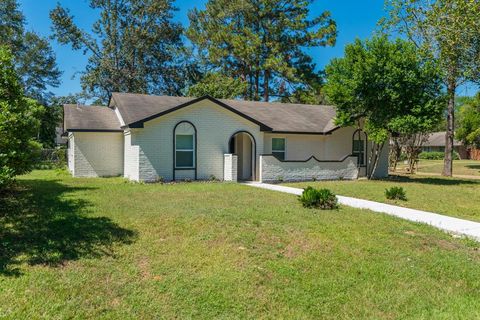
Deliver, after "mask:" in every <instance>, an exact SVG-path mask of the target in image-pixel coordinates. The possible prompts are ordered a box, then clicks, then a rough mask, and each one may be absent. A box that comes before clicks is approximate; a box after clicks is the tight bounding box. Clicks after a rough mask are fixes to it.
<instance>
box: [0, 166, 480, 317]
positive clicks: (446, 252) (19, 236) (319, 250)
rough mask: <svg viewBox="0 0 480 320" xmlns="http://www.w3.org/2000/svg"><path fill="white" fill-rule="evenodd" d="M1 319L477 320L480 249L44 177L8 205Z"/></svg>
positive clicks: (182, 193) (223, 200) (250, 195)
mask: <svg viewBox="0 0 480 320" xmlns="http://www.w3.org/2000/svg"><path fill="white" fill-rule="evenodd" d="M0 205H1V206H0V208H1V209H0V239H1V246H0V250H1V251H0V317H2V318H9V319H26V318H53V319H63V318H77V319H84V318H104V319H118V318H121V319H152V318H166V319H172V318H199V319H212V318H217V319H218V318H221V319H231V318H236V319H241V318H271V319H282V318H284V319H292V318H293V319H308V318H310V319H320V318H321V319H351V318H358V319H362V318H363V319H379V318H382V319H397V318H403V319H427V318H429V319H432V318H434V319H452V318H455V319H460V318H470V319H471V318H478V317H480V299H478V292H479V290H480V254H479V251H478V244H477V243H474V242H472V241H469V240H466V239H456V238H453V237H451V236H449V235H448V234H445V233H442V232H440V231H438V230H435V229H433V228H431V227H428V226H425V225H420V224H413V223H410V222H406V221H402V220H399V219H396V218H393V217H390V216H386V215H381V214H375V213H371V212H369V211H361V210H356V209H352V208H348V207H341V208H340V209H339V210H333V211H319V210H312V209H305V208H302V206H301V204H300V203H299V202H298V200H297V199H296V197H294V196H291V195H287V194H282V193H276V192H271V191H267V190H260V189H256V188H251V187H248V186H242V185H237V184H222V183H188V184H169V185H160V184H152V185H143V184H132V183H126V182H124V180H123V179H121V178H111V179H73V178H70V177H69V176H68V175H66V174H65V173H61V172H55V171H35V172H33V173H31V174H29V175H27V176H24V177H21V179H20V181H19V186H18V188H17V190H15V191H13V192H11V193H10V194H7V195H3V196H2V200H1V203H0Z"/></svg>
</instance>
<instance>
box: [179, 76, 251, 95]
mask: <svg viewBox="0 0 480 320" xmlns="http://www.w3.org/2000/svg"><path fill="white" fill-rule="evenodd" d="M246 89H247V83H246V82H244V81H242V80H240V79H234V78H232V77H228V76H225V75H223V74H220V73H207V74H206V75H205V77H204V78H203V79H202V80H200V81H199V82H197V83H196V84H194V85H192V86H190V87H189V88H188V92H187V95H188V96H191V97H201V96H204V95H209V96H212V97H213V98H217V99H235V98H238V97H239V96H241V95H242V94H243V93H244V92H245V90H246Z"/></svg>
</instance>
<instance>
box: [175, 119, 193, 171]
mask: <svg viewBox="0 0 480 320" xmlns="http://www.w3.org/2000/svg"><path fill="white" fill-rule="evenodd" d="M196 148H197V130H196V129H195V126H194V125H193V124H192V123H190V122H188V121H182V122H179V123H178V124H177V125H176V126H175V129H174V151H175V152H174V155H173V158H174V159H173V160H174V167H175V169H195V168H196Z"/></svg>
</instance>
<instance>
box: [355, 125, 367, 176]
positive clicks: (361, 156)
mask: <svg viewBox="0 0 480 320" xmlns="http://www.w3.org/2000/svg"><path fill="white" fill-rule="evenodd" d="M366 153H367V134H366V133H365V132H364V131H363V130H362V129H357V130H356V131H355V132H354V133H353V137H352V154H353V155H355V156H357V159H358V160H357V161H358V162H357V164H358V166H360V167H364V166H365V165H366V163H367V160H366Z"/></svg>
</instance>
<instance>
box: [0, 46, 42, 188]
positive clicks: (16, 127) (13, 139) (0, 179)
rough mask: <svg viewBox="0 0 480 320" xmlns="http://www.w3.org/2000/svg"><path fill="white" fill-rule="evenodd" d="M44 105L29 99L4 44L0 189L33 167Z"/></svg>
mask: <svg viewBox="0 0 480 320" xmlns="http://www.w3.org/2000/svg"><path fill="white" fill-rule="evenodd" d="M42 112H43V107H42V106H41V105H39V104H38V103H37V102H36V101H34V100H32V99H29V98H26V97H25V96H24V93H23V88H22V86H21V84H20V79H19V77H18V76H17V74H16V72H15V66H14V62H13V57H12V55H11V53H10V51H9V50H8V49H7V48H6V47H0V190H1V189H3V188H5V187H6V186H7V185H8V184H9V183H10V182H11V181H12V180H13V178H14V177H15V176H16V175H18V174H23V173H26V172H28V171H29V170H30V168H31V166H32V164H33V161H34V159H35V155H36V151H38V150H39V148H40V144H39V143H38V142H36V141H35V140H34V137H35V135H36V133H37V130H38V127H39V126H40V117H41V114H42Z"/></svg>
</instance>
